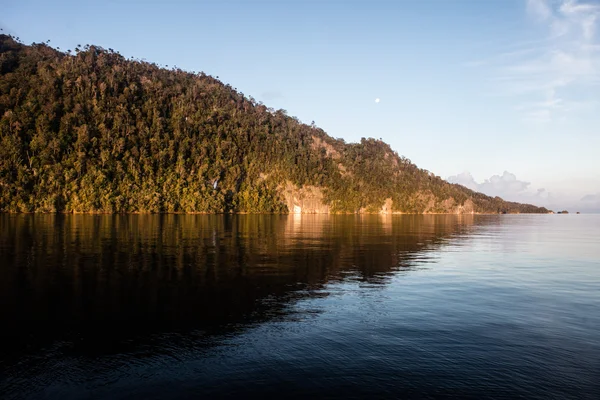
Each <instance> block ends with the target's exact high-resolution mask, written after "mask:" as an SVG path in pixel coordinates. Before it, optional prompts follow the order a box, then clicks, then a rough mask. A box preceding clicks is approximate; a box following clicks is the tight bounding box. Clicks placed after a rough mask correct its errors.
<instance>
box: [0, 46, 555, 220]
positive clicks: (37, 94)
mask: <svg viewBox="0 0 600 400" xmlns="http://www.w3.org/2000/svg"><path fill="white" fill-rule="evenodd" d="M407 134H410V133H409V132H407ZM0 141H1V143H0V211H2V212H65V213H143V212H152V213H161V212H171V213H384V214H392V213H411V214H423V213H458V214H461V213H469V214H476V213H548V212H549V210H547V209H545V208H543V207H536V206H534V205H530V204H520V203H514V202H508V201H504V200H503V199H501V198H499V197H490V196H486V195H484V194H482V193H478V192H474V191H472V190H470V189H467V188H465V187H463V186H460V185H457V184H450V183H448V182H446V181H444V180H443V179H441V178H440V177H439V176H435V175H434V174H433V173H430V172H429V171H427V170H425V169H420V168H418V167H417V166H416V165H415V164H413V163H412V162H411V161H410V160H409V159H407V158H405V157H403V156H400V155H398V154H397V153H396V152H394V151H393V150H392V149H391V148H390V146H389V145H387V144H386V143H384V142H382V141H380V140H375V139H372V138H368V139H366V138H363V139H362V140H361V141H360V143H346V142H345V141H344V140H342V139H334V138H332V137H330V136H328V135H327V134H326V133H325V132H324V131H323V130H322V129H320V128H318V127H317V126H316V125H315V124H314V123H313V124H304V123H301V122H300V121H299V120H298V119H297V118H295V117H292V116H288V115H287V113H286V111H285V110H274V109H272V108H269V107H267V106H266V105H264V104H262V103H261V102H257V101H255V100H254V99H253V98H252V97H251V96H247V95H245V94H243V93H240V92H238V91H237V90H236V89H235V88H232V87H231V86H229V85H225V84H223V83H222V82H220V81H219V80H218V79H217V78H214V77H212V76H208V75H206V74H204V73H192V72H186V71H182V70H180V69H177V68H172V69H165V68H160V67H159V66H157V65H155V64H152V63H148V62H144V61H138V60H126V59H125V58H124V57H123V56H121V55H120V54H119V53H118V52H116V51H114V50H112V49H108V50H107V49H103V48H100V47H97V46H84V47H81V46H78V47H77V48H75V49H73V50H67V51H66V52H61V51H58V50H55V49H53V48H51V47H49V46H48V45H46V44H44V43H39V44H32V45H24V44H21V43H20V42H19V41H18V40H15V38H13V37H11V36H7V35H0Z"/></svg>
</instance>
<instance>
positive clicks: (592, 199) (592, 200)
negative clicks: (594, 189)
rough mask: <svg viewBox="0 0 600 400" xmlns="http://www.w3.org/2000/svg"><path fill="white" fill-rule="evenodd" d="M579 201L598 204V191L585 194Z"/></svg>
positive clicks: (599, 200)
mask: <svg viewBox="0 0 600 400" xmlns="http://www.w3.org/2000/svg"><path fill="white" fill-rule="evenodd" d="M581 201H584V202H590V203H598V204H600V193H596V194H588V195H585V196H583V197H582V198H581Z"/></svg>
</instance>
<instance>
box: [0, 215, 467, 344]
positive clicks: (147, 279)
mask: <svg viewBox="0 0 600 400" xmlns="http://www.w3.org/2000/svg"><path fill="white" fill-rule="evenodd" d="M473 218H474V217H473V216H376V215H373V216H335V215H330V216H326V215H324V216H323V215H322V216H299V215H291V216H288V217H286V216H265V215H255V216H227V215H223V216H201V215H188V216H183V215H162V216H150V215H138V216H85V215H76V216H58V215H6V214H5V215H0V221H1V224H0V227H1V231H0V254H1V255H2V258H3V261H2V267H0V296H1V300H2V301H1V302H0V304H1V305H0V319H1V320H2V321H4V326H5V329H4V332H3V334H4V336H5V337H10V338H11V340H5V341H4V342H3V343H10V345H9V347H10V348H11V349H12V350H15V351H21V350H22V349H23V347H30V346H35V345H36V343H38V342H42V343H45V342H52V341H55V340H69V341H72V342H73V343H74V345H76V346H84V348H86V349H88V350H89V351H92V349H94V348H98V346H101V345H102V344H104V345H106V346H123V345H125V344H124V343H129V342H127V340H124V339H126V338H137V339H136V340H141V339H139V337H140V336H144V337H148V335H150V334H152V333H161V332H177V331H180V330H186V331H190V330H198V331H200V332H211V331H214V332H219V331H221V330H223V329H227V330H228V332H230V333H231V332H232V331H235V329H240V328H243V327H244V326H247V325H251V324H253V323H260V322H262V321H265V320H269V319H271V318H276V317H284V316H285V315H286V312H287V311H286V310H288V309H289V306H290V304H293V302H294V301H295V300H296V299H300V298H303V297H305V296H310V295H312V294H311V293H315V290H317V291H318V292H319V295H326V290H325V291H323V290H322V289H323V288H325V285H326V284H327V283H328V282H332V281H342V280H344V279H358V280H363V281H367V282H370V283H373V284H380V283H385V281H386V277H387V276H390V275H391V274H392V273H394V272H395V271H397V270H398V269H405V270H410V268H411V266H412V260H413V259H414V258H416V257H424V256H426V255H427V254H426V252H424V251H425V250H427V249H431V248H435V247H438V246H440V245H442V244H443V243H444V242H446V241H448V240H450V239H452V238H453V237H455V236H456V235H459V236H460V235H463V236H464V234H465V233H467V232H468V231H469V229H470V228H469V226H470V225H472V224H473ZM392 220H393V223H392ZM232 324H235V326H236V327H237V328H232ZM117 338H118V339H117ZM140 343H141V342H140ZM129 345H132V346H136V345H134V344H131V343H129V344H127V346H129ZM100 348H102V350H101V351H107V349H104V348H103V347H102V346H101V347H100Z"/></svg>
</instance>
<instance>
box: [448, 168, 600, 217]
mask: <svg viewBox="0 0 600 400" xmlns="http://www.w3.org/2000/svg"><path fill="white" fill-rule="evenodd" d="M446 180H447V181H448V182H450V183H458V184H459V185H463V186H465V187H467V188H469V189H471V190H475V191H477V192H481V193H484V194H486V195H488V196H493V197H495V196H499V197H501V198H503V199H504V200H508V201H516V202H519V203H529V204H535V205H537V206H540V207H546V208H548V209H550V210H555V211H556V210H565V209H566V210H570V211H581V212H600V193H596V194H588V195H586V196H583V197H582V198H579V197H576V196H573V194H569V193H559V194H556V193H554V192H549V191H547V190H546V189H544V188H538V189H534V188H532V187H531V186H532V185H531V183H530V182H526V181H522V180H520V179H518V178H517V176H516V175H515V174H512V173H510V172H508V171H504V173H503V174H502V175H493V176H492V177H490V178H489V179H485V180H484V181H483V182H481V183H479V182H477V181H476V180H475V178H473V175H472V174H471V173H470V172H468V171H465V172H462V173H460V174H457V175H454V176H450V177H448V179H446Z"/></svg>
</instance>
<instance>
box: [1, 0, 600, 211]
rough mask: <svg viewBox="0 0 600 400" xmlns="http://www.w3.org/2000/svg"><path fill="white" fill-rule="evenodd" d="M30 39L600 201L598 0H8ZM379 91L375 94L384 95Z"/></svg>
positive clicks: (561, 203)
mask: <svg viewBox="0 0 600 400" xmlns="http://www.w3.org/2000/svg"><path fill="white" fill-rule="evenodd" d="M0 8H1V9H2V13H1V14H0V27H2V28H3V29H4V33H9V34H12V35H14V36H17V37H19V38H20V40H21V41H22V42H24V43H26V44H29V43H32V42H45V41H46V40H50V45H51V46H53V47H59V48H60V49H61V50H67V49H74V48H75V46H76V45H77V44H95V45H99V46H102V47H104V48H113V49H115V50H117V51H119V52H120V53H121V54H122V55H124V56H126V57H134V58H137V59H144V60H146V61H150V62H156V63H157V64H160V65H168V66H169V68H172V67H173V66H177V67H178V68H181V69H184V70H188V71H203V72H205V73H207V74H209V75H212V76H215V77H219V79H220V80H221V81H223V82H224V83H227V84H230V85H231V86H232V87H234V88H237V90H238V91H241V92H242V93H244V94H245V95H247V96H252V97H253V98H255V99H256V100H257V101H262V102H263V103H264V104H265V105H267V106H269V107H273V108H275V109H284V110H287V112H288V114H289V115H292V116H296V117H297V118H299V119H300V120H301V121H303V122H306V123H311V122H312V121H314V122H315V123H316V125H317V126H319V127H321V128H322V129H324V130H325V131H326V132H327V133H328V134H329V135H331V136H333V137H336V138H343V139H344V140H346V141H347V142H356V141H360V139H361V138H362V137H374V138H377V139H379V138H381V139H382V140H383V141H385V142H387V143H389V144H390V145H391V146H392V148H393V149H394V150H395V151H397V152H398V154H400V155H403V156H405V157H407V158H409V159H410V160H412V161H413V162H414V163H415V164H417V165H418V166H419V167H421V168H425V169H427V170H429V171H431V172H433V173H435V174H436V175H439V176H441V177H442V178H444V179H448V180H449V181H452V182H456V183H461V184H464V185H465V186H468V187H470V188H473V189H476V190H479V191H483V192H484V193H486V194H489V195H494V196H495V195H498V196H501V197H503V198H505V199H507V200H514V201H526V202H530V203H533V204H537V205H542V206H547V207H549V208H552V209H555V210H558V209H563V208H566V209H568V210H570V211H582V212H586V211H587V212H600V0H577V1H576V0H485V1H483V0H481V1H479V0H454V1H450V0H419V1H416V0H410V1H409V0H388V1H378V0H369V1H353V0H346V1H342V0H302V1H299V0H287V1H286V0H278V1H276V0H270V1H264V0H263V1H260V0H257V1H251V0H239V1H230V0H219V1H217V0H211V1H207V0H198V1H178V0H171V1H141V0H138V1H131V0H119V1H115V0H105V1H86V0H77V1H52V2H48V1H42V0H0ZM376 99H379V101H376Z"/></svg>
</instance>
